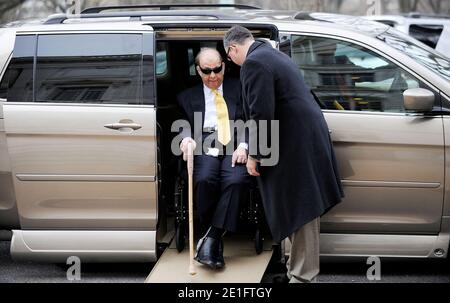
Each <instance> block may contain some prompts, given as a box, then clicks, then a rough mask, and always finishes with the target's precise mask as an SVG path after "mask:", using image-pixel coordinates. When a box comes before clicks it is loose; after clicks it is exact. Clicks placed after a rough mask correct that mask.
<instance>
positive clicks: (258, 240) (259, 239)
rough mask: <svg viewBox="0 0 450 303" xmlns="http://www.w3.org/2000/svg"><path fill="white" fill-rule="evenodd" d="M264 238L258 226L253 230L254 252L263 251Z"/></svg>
mask: <svg viewBox="0 0 450 303" xmlns="http://www.w3.org/2000/svg"><path fill="white" fill-rule="evenodd" d="M263 246H264V238H263V235H262V232H261V230H260V229H259V228H258V229H256V231H255V250H256V254H257V255H259V254H260V253H261V252H262V251H263Z"/></svg>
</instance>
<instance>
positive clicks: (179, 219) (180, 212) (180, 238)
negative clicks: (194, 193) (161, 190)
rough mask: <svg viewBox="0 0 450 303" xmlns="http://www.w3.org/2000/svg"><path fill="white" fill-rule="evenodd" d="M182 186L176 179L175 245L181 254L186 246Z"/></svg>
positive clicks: (182, 183)
mask: <svg viewBox="0 0 450 303" xmlns="http://www.w3.org/2000/svg"><path fill="white" fill-rule="evenodd" d="M184 185H185V184H184V182H183V179H182V178H181V177H178V178H177V179H176V180H175V193H174V208H175V244H176V247H177V250H178V252H181V251H182V250H183V249H184V247H185V244H186V237H185V235H186V203H185V192H184Z"/></svg>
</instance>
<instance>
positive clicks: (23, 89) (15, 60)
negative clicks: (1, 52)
mask: <svg viewBox="0 0 450 303" xmlns="http://www.w3.org/2000/svg"><path fill="white" fill-rule="evenodd" d="M35 52H36V36H17V38H16V42H15V45H14V51H13V56H12V58H11V62H10V63H9V66H8V68H7V70H6V72H5V74H4V76H3V78H2V81H1V83H0V98H3V99H7V101H10V102H11V101H13V102H32V101H33V60H34V54H35Z"/></svg>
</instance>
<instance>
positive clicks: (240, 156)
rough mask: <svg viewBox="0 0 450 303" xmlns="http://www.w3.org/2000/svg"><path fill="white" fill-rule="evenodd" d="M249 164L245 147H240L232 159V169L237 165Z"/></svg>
mask: <svg viewBox="0 0 450 303" xmlns="http://www.w3.org/2000/svg"><path fill="white" fill-rule="evenodd" d="M246 162H247V150H246V149H245V148H243V147H238V148H237V149H236V150H235V151H234V153H233V157H232V158H231V167H235V166H236V163H246Z"/></svg>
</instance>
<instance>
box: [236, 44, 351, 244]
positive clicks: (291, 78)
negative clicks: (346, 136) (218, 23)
mask: <svg viewBox="0 0 450 303" xmlns="http://www.w3.org/2000/svg"><path fill="white" fill-rule="evenodd" d="M241 81H242V94H243V100H244V103H245V109H246V114H247V117H248V118H249V119H253V120H255V121H256V122H258V121H261V120H267V121H271V120H278V121H279V133H278V134H277V136H279V137H278V138H279V146H276V147H278V148H279V161H278V163H277V164H276V165H275V166H260V167H259V171H260V173H261V177H259V178H258V183H259V186H260V189H261V193H262V198H263V204H264V209H265V213H266V217H267V221H268V223H269V226H270V229H271V232H272V235H273V237H274V239H275V240H278V241H281V240H282V239H284V238H286V237H287V236H289V235H290V234H292V233H293V232H295V231H296V230H297V229H298V228H300V227H301V226H303V225H304V224H306V223H308V222H310V221H311V220H313V219H314V218H317V217H319V216H321V215H323V214H324V213H325V212H327V211H328V210H329V209H330V208H331V207H332V206H334V205H335V204H337V203H338V202H340V201H341V197H342V196H343V191H342V186H341V180H340V177H339V173H338V170H337V163H336V159H335V154H334V151H333V146H332V142H331V139H330V136H329V132H328V126H327V123H326V121H325V118H324V116H323V114H322V112H321V110H320V107H319V106H318V105H317V103H316V102H315V100H314V98H313V96H312V95H311V93H310V89H309V88H308V87H307V86H306V84H305V82H304V80H303V77H302V75H301V73H300V70H299V68H298V67H297V65H296V64H295V63H294V62H293V61H292V60H291V58H289V56H287V55H286V54H284V53H282V52H280V51H278V50H276V49H274V48H272V47H271V46H269V45H267V44H265V43H262V42H258V41H257V42H255V43H253V44H252V46H251V47H250V49H249V51H248V54H247V58H246V60H245V62H244V64H243V65H242V68H241ZM250 135H251V136H255V135H256V134H255V133H254V132H251V133H250ZM250 142H252V138H250ZM276 147H273V148H276ZM251 149H252V148H251V146H250V153H251V154H252V156H254V157H256V158H260V159H263V158H264V155H262V153H261V152H260V150H259V149H258V150H256V151H252V150H251ZM263 161H264V159H263Z"/></svg>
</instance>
